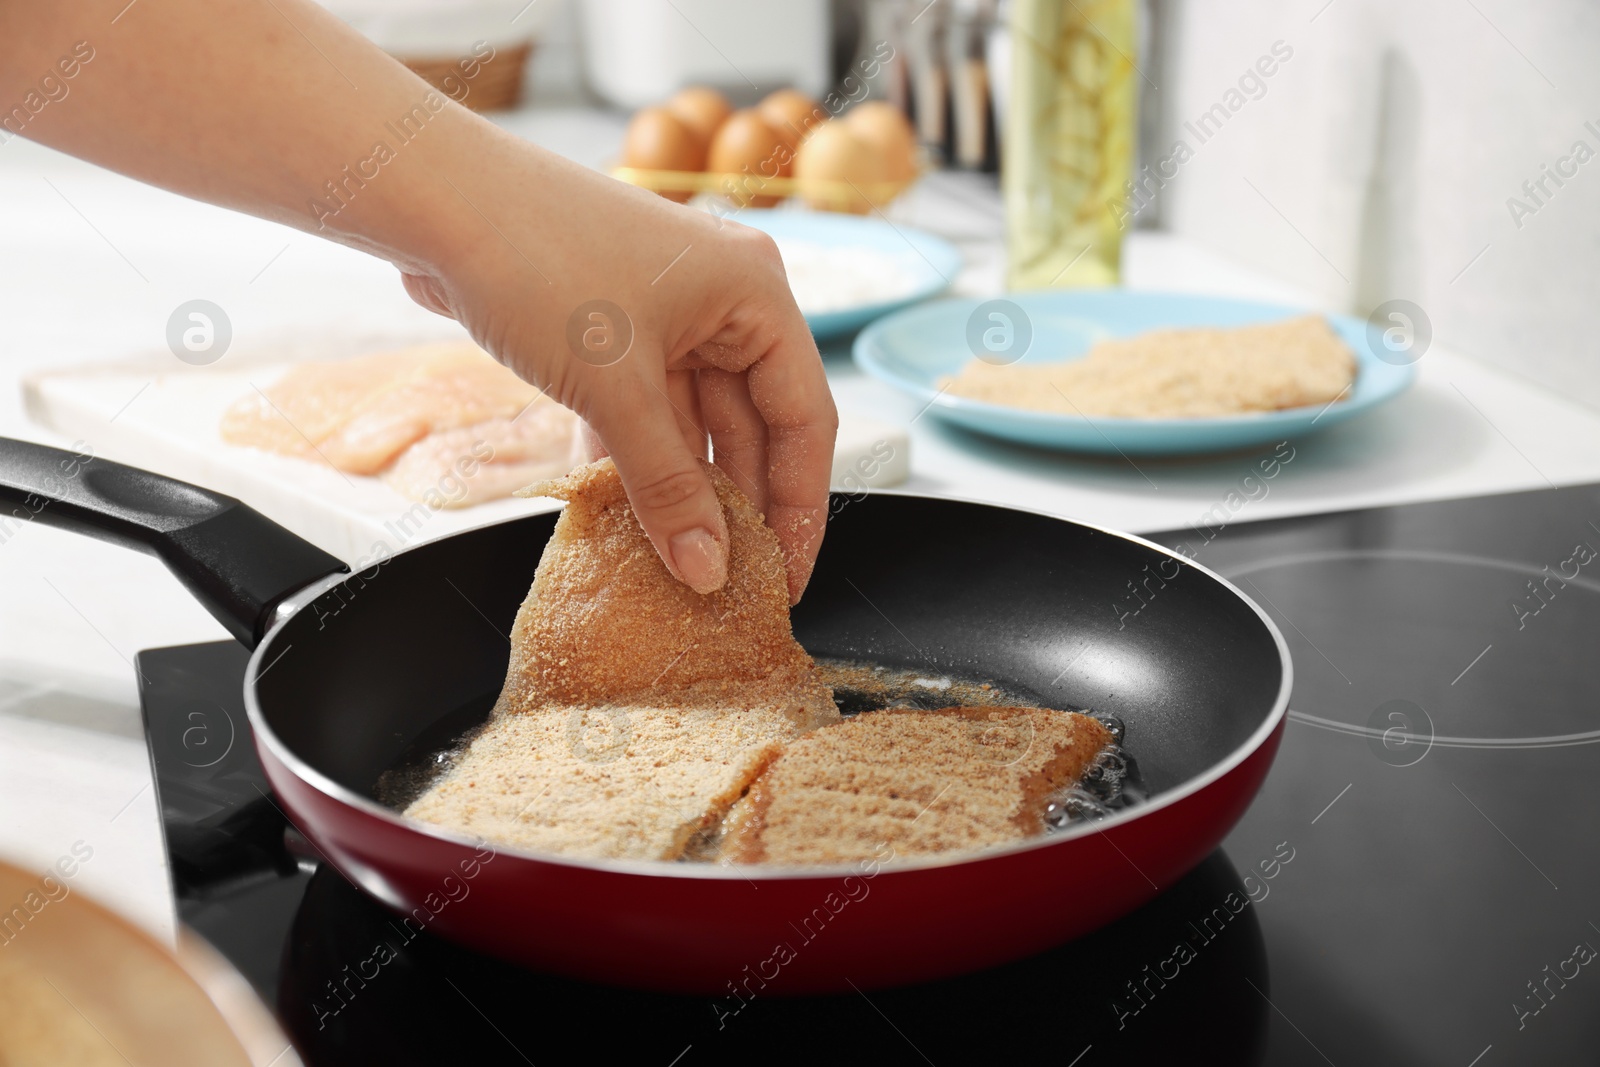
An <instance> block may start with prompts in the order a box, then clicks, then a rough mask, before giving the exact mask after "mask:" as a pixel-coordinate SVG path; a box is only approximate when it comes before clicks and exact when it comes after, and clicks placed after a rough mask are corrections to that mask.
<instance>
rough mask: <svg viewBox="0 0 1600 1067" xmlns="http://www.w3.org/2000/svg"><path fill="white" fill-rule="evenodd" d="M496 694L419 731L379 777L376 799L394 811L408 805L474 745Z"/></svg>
mask: <svg viewBox="0 0 1600 1067" xmlns="http://www.w3.org/2000/svg"><path fill="white" fill-rule="evenodd" d="M496 696H497V694H495V693H488V694H485V695H484V696H480V697H478V698H477V699H476V700H470V701H468V702H467V703H465V704H463V705H461V706H460V707H459V708H457V709H455V710H454V711H452V712H450V713H449V714H447V715H444V716H442V717H441V718H440V719H439V720H438V721H437V722H435V723H434V724H433V725H432V726H430V727H428V728H427V729H426V730H424V731H422V733H420V734H418V735H417V737H416V738H415V739H414V740H413V741H412V742H411V743H410V744H409V745H407V746H406V747H405V748H404V749H403V750H402V751H401V753H400V755H399V757H398V758H396V759H395V761H394V763H393V765H392V766H390V768H389V769H388V770H386V771H384V772H383V773H382V774H380V775H379V776H378V781H377V784H375V785H374V786H373V787H372V797H373V799H374V800H376V801H377V802H378V803H379V804H382V805H384V806H385V807H388V808H393V809H394V810H395V811H405V810H406V809H407V808H409V807H410V806H411V804H412V802H413V801H415V800H416V799H417V798H418V797H420V796H421V795H422V794H424V793H426V792H427V791H428V787H429V786H431V785H432V784H433V783H434V781H435V780H436V779H438V777H439V776H440V775H442V774H444V773H445V772H446V771H448V770H449V769H450V768H451V767H452V766H454V764H455V762H456V760H457V759H458V758H459V757H460V756H461V754H462V753H464V752H465V751H466V750H467V747H468V746H469V745H471V744H472V739H473V738H474V737H477V736H478V731H480V730H482V729H483V726H484V724H485V723H486V722H488V721H489V712H490V711H491V710H492V709H493V708H494V702H495V699H496Z"/></svg>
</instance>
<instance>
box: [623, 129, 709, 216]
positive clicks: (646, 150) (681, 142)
mask: <svg viewBox="0 0 1600 1067" xmlns="http://www.w3.org/2000/svg"><path fill="white" fill-rule="evenodd" d="M622 164H623V166H625V167H637V168H639V169H640V170H690V171H696V170H704V169H705V165H706V149H705V144H704V142H702V141H701V140H700V137H699V135H697V134H696V133H695V132H694V131H693V130H691V129H690V128H689V127H688V126H686V125H684V123H683V122H681V121H680V120H679V119H678V118H677V116H675V115H673V114H672V112H670V111H668V110H667V109H666V108H664V107H647V108H643V109H641V110H640V111H638V112H637V113H635V114H634V116H633V120H632V121H631V122H629V123H628V133H627V135H626V136H625V137H624V138H623V140H622ZM661 195H662V196H664V197H666V198H667V199H668V200H676V201H677V202H678V203H680V204H682V203H684V202H686V201H687V200H688V199H689V197H690V196H692V195H694V194H693V193H690V192H688V191H663V192H662V193H661Z"/></svg>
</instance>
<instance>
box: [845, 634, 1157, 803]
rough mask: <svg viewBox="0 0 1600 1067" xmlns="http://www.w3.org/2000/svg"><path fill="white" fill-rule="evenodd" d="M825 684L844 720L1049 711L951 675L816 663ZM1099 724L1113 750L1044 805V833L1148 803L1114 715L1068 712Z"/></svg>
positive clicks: (1023, 697)
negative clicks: (868, 715) (907, 711)
mask: <svg viewBox="0 0 1600 1067" xmlns="http://www.w3.org/2000/svg"><path fill="white" fill-rule="evenodd" d="M817 666H818V667H819V668H821V670H822V681H823V684H825V685H827V686H828V687H829V688H830V689H832V690H833V702H834V703H835V704H837V705H838V706H839V712H840V714H842V715H844V716H846V717H847V718H848V717H849V716H852V715H859V714H862V713H863V712H873V711H877V710H878V709H880V708H919V709H921V710H923V711H938V710H939V709H940V708H952V707H969V708H984V707H1027V708H1042V707H1047V706H1048V705H1047V704H1046V702H1045V701H1042V700H1040V699H1039V698H1038V697H1036V696H1034V695H1033V694H1032V693H1030V692H1028V691H1026V690H1023V689H1016V688H1009V687H1006V686H1003V685H997V684H994V683H992V682H974V681H970V680H967V679H962V678H955V677H951V676H949V675H929V674H928V673H927V672H924V671H917V670H907V669H904V668H898V667H886V666H883V665H882V664H876V663H867V662H862V661H859V660H829V659H818V660H817ZM1062 710H1067V711H1079V712H1080V713H1081V714H1084V715H1088V716H1090V717H1091V718H1094V719H1096V720H1098V721H1099V722H1100V723H1101V724H1102V725H1103V726H1105V728H1106V729H1107V730H1108V731H1110V733H1111V744H1109V745H1107V746H1106V748H1105V750H1104V751H1103V752H1101V753H1100V755H1099V756H1098V757H1096V758H1095V761H1094V763H1092V764H1091V765H1090V766H1089V769H1088V770H1087V771H1086V772H1084V776H1083V778H1082V780H1081V781H1079V782H1078V783H1076V784H1075V785H1073V786H1071V787H1070V788H1067V789H1063V790H1061V791H1059V792H1057V793H1056V794H1055V795H1053V796H1051V797H1050V798H1049V800H1048V801H1047V802H1046V806H1045V813H1044V820H1045V832H1046V833H1051V832H1054V831H1057V830H1064V829H1066V828H1068V827H1070V826H1072V825H1074V824H1075V823H1080V822H1091V821H1093V820H1095V819H1101V818H1104V817H1105V816H1107V815H1111V814H1113V813H1114V812H1117V811H1121V810H1122V809H1123V808H1129V807H1132V806H1134V805H1135V804H1142V803H1144V802H1145V801H1146V800H1148V799H1149V798H1150V794H1149V791H1148V790H1147V789H1146V788H1145V784H1144V780H1143V778H1142V777H1141V775H1140V773H1139V764H1138V761H1136V760H1135V759H1134V758H1133V756H1132V755H1130V754H1129V753H1128V751H1127V750H1126V749H1125V748H1124V747H1123V745H1124V743H1125V741H1126V738H1127V726H1126V725H1125V724H1124V723H1123V721H1122V720H1121V719H1119V718H1117V717H1116V716H1115V715H1106V714H1102V713H1100V712H1096V711H1093V710H1090V709H1087V708H1083V709H1079V708H1067V709H1062Z"/></svg>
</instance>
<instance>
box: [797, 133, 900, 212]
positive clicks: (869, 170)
mask: <svg viewBox="0 0 1600 1067" xmlns="http://www.w3.org/2000/svg"><path fill="white" fill-rule="evenodd" d="M794 176H795V177H796V178H798V179H800V181H801V182H802V183H804V182H816V183H818V184H817V185H815V186H813V187H812V188H810V189H807V188H806V187H805V186H804V185H802V186H801V189H800V195H801V196H802V197H804V198H805V201H806V203H807V204H809V205H811V206H812V207H814V208H819V209H821V210H824V211H849V212H853V213H854V214H857V215H865V214H866V213H867V212H868V211H870V210H871V209H872V206H873V203H874V202H876V203H878V204H880V205H881V204H883V203H886V202H887V201H888V199H889V198H888V196H886V195H883V194H881V192H880V190H879V189H878V188H875V187H881V186H882V185H883V184H884V183H885V182H888V181H890V180H891V179H890V177H889V165H888V163H887V162H886V161H885V160H884V157H883V154H882V153H880V152H878V151H877V150H876V149H874V148H873V147H872V145H870V144H868V143H867V142H866V141H865V140H863V139H862V138H861V137H860V136H858V135H857V134H856V132H855V131H854V130H853V129H851V127H850V125H849V123H845V122H826V123H823V124H822V125H821V126H819V127H818V128H817V130H816V132H814V133H813V134H812V135H811V136H810V137H808V138H806V141H805V143H804V144H802V145H801V146H800V155H799V157H798V158H797V159H796V160H795V164H794ZM824 182H826V183H836V184H831V185H827V186H824V185H823V184H822V183H824Z"/></svg>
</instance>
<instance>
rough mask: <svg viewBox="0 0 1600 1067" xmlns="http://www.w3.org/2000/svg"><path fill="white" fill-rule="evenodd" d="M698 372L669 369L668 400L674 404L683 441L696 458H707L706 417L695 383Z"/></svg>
mask: <svg viewBox="0 0 1600 1067" xmlns="http://www.w3.org/2000/svg"><path fill="white" fill-rule="evenodd" d="M697 373H698V372H697V371H692V370H669V371H668V372H667V400H668V401H669V402H670V403H671V404H672V413H673V415H674V416H675V417H676V418H677V420H678V432H679V433H681V434H682V435H683V443H684V444H685V445H686V446H687V447H688V449H689V451H690V452H691V453H692V454H693V455H694V457H695V458H696V459H706V458H708V457H709V455H710V453H709V452H708V451H707V449H706V445H707V443H708V442H707V441H706V427H705V419H704V417H703V416H702V414H701V412H700V390H699V389H698V388H696V383H695V375H696V374H697Z"/></svg>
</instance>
